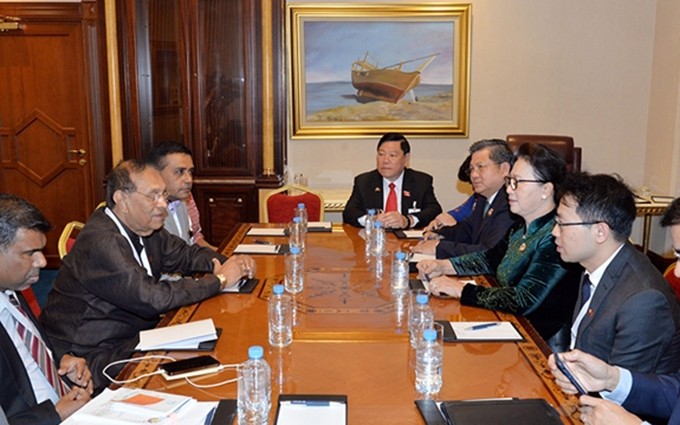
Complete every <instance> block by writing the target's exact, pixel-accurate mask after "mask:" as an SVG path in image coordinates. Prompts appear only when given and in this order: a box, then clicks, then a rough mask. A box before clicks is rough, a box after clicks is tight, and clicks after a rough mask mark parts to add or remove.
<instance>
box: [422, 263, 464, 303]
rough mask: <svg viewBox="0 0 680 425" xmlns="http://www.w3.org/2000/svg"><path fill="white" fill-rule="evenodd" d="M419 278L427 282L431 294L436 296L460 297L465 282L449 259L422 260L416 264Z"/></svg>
mask: <svg viewBox="0 0 680 425" xmlns="http://www.w3.org/2000/svg"><path fill="white" fill-rule="evenodd" d="M416 268H417V269H418V278H420V280H422V281H424V282H427V287H428V290H429V292H430V294H432V295H434V296H435V297H453V298H460V296H461V294H462V293H463V287H464V286H465V283H463V282H461V281H460V279H458V278H456V277H449V276H446V275H455V274H456V270H455V269H454V268H453V265H452V264H451V262H450V261H449V260H422V261H419V262H418V264H417V265H416Z"/></svg>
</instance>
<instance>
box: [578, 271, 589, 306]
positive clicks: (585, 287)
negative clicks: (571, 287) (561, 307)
mask: <svg viewBox="0 0 680 425" xmlns="http://www.w3.org/2000/svg"><path fill="white" fill-rule="evenodd" d="M592 289H593V284H592V283H590V278H589V277H588V275H587V274H584V275H583V282H582V283H581V303H580V304H579V308H578V311H581V309H582V308H583V306H584V305H585V304H586V303H587V302H588V299H589V298H590V292H591V291H592Z"/></svg>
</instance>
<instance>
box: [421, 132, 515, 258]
mask: <svg viewBox="0 0 680 425" xmlns="http://www.w3.org/2000/svg"><path fill="white" fill-rule="evenodd" d="M470 154H471V156H472V159H471V161H470V166H469V175H470V182H471V183H472V187H473V188H474V190H475V204H474V206H473V207H472V213H471V214H470V215H469V216H467V217H466V218H465V219H464V220H462V221H461V222H460V223H457V224H456V225H455V226H444V227H441V228H439V229H437V230H435V231H433V232H427V233H426V234H425V238H424V240H423V241H421V242H420V243H419V244H418V245H416V246H414V247H413V251H414V252H418V253H423V254H436V256H437V258H451V257H457V256H459V255H462V254H467V253H469V252H475V251H481V250H484V249H489V248H491V247H493V246H495V245H496V244H497V243H498V242H499V241H500V240H501V239H502V238H503V236H505V234H506V233H507V232H508V230H509V229H510V226H512V224H513V223H514V220H513V216H512V214H511V213H510V208H509V206H508V194H507V192H506V191H505V177H506V176H507V175H508V174H509V173H510V169H511V168H512V164H513V162H514V157H513V154H512V151H511V150H510V148H509V147H508V144H507V142H506V141H505V140H500V139H488V140H479V141H477V142H475V143H473V144H472V145H471V146H470ZM441 238H443V240H440V239H441Z"/></svg>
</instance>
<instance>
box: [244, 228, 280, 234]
mask: <svg viewBox="0 0 680 425" xmlns="http://www.w3.org/2000/svg"><path fill="white" fill-rule="evenodd" d="M246 235H247V236H285V235H286V229H285V228H284V227H252V228H251V229H250V230H248V233H246Z"/></svg>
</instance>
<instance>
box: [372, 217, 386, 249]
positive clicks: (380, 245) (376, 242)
mask: <svg viewBox="0 0 680 425" xmlns="http://www.w3.org/2000/svg"><path fill="white" fill-rule="evenodd" d="M371 255H373V256H374V257H382V256H383V255H385V229H383V226H382V222H381V221H376V222H375V223H374V224H373V231H372V232H371Z"/></svg>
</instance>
